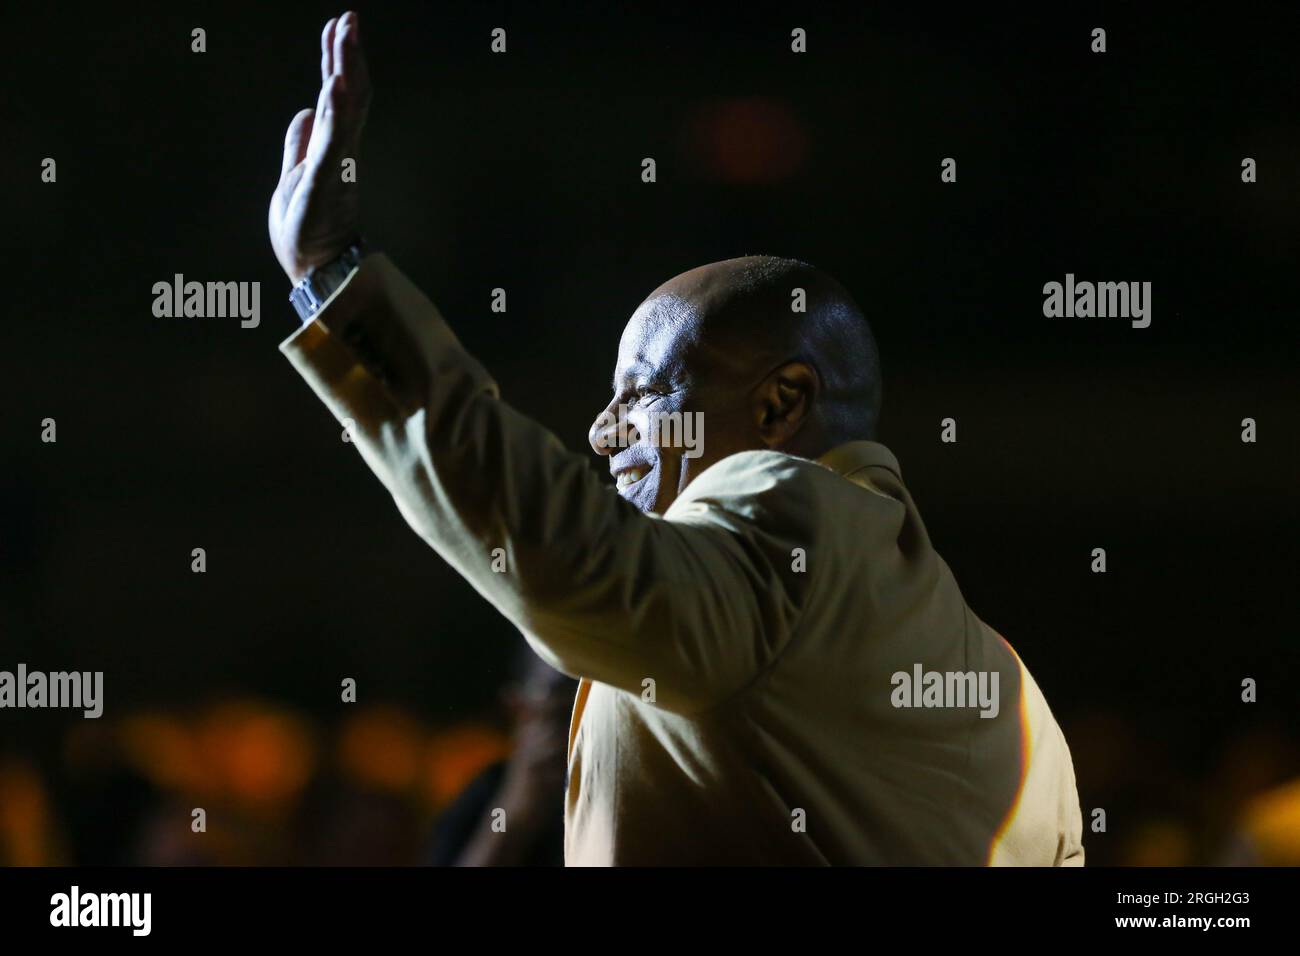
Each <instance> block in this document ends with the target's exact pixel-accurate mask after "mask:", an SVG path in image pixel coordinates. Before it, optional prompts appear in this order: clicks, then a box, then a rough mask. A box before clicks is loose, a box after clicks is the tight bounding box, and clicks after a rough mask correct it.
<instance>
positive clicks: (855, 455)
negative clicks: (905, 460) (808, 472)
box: [817, 441, 903, 481]
mask: <svg viewBox="0 0 1300 956" xmlns="http://www.w3.org/2000/svg"><path fill="white" fill-rule="evenodd" d="M817 462H818V464H820V465H824V466H825V467H827V468H829V469H830V470H831V471H833V472H836V473H837V474H840V475H843V476H844V477H845V478H849V479H852V478H853V476H854V475H855V474H857V473H858V472H860V471H862V470H863V469H865V468H873V467H874V468H885V469H887V470H889V471H891V472H893V474H894V477H895V478H897V479H898V480H899V481H902V480H903V475H902V473H901V471H900V469H899V467H898V459H897V458H895V457H894V453H893V452H892V451H890V450H889V449H888V448H886V447H885V446H884V445H882V444H880V443H879V442H874V441H850V442H845V443H844V444H843V445H836V446H835V447H834V448H832V449H831V450H830V451H828V452H827V453H826V454H824V455H822V456H821V457H820V458H818V459H817Z"/></svg>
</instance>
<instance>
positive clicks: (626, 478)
mask: <svg viewBox="0 0 1300 956" xmlns="http://www.w3.org/2000/svg"><path fill="white" fill-rule="evenodd" d="M644 477H645V469H644V468H629V469H628V470H627V471H620V472H619V473H618V477H617V478H616V479H615V482H616V483H617V485H618V487H619V488H626V487H627V486H628V485H634V484H636V483H637V482H638V481H640V480H641V479H642V478H644Z"/></svg>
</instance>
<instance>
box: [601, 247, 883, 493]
mask: <svg viewBox="0 0 1300 956" xmlns="http://www.w3.org/2000/svg"><path fill="white" fill-rule="evenodd" d="M879 409H880V363H879V357H878V354H877V350H876V343H875V339H874V337H873V336H872V334H871V329H870V327H869V325H868V324H867V321H866V318H865V317H864V316H863V315H862V313H861V311H860V310H859V309H858V307H857V305H856V304H855V303H854V302H853V299H852V297H851V296H849V294H848V292H847V291H846V290H845V289H844V287H843V286H841V285H840V284H839V283H838V282H836V281H835V280H834V279H832V278H831V277H830V276H828V275H826V274H825V273H823V272H821V271H820V270H818V269H816V268H814V267H813V266H810V265H808V264H807V263H804V262H798V261H796V260H793V259H779V258H776V257H772V256H746V257H744V258H739V259H727V260H724V261H722V262H714V263H711V264H709V265H706V266H701V267H699V268H697V269H692V270H690V271H689V272H684V273H682V274H681V275H679V276H676V277H675V278H673V279H670V280H669V281H668V282H665V283H664V284H663V285H661V286H660V287H659V288H657V289H655V291H654V292H652V293H651V294H650V295H649V296H648V297H647V298H646V299H645V300H644V301H643V302H642V303H641V305H640V306H639V307H638V308H637V310H636V312H635V313H634V314H633V315H632V318H631V319H630V320H629V322H628V324H627V327H626V328H625V329H624V332H623V337H622V340H621V342H620V344H619V357H618V365H617V368H616V369H615V375H614V398H613V399H612V400H611V402H610V404H609V405H608V406H607V407H606V409H605V410H604V412H602V413H601V415H600V416H599V417H598V418H597V420H596V423H595V424H594V425H593V427H592V430H591V443H592V447H593V448H594V449H595V450H596V451H597V453H598V454H603V455H608V456H609V457H610V470H611V471H612V472H613V473H614V474H615V475H616V476H617V478H618V484H619V492H620V494H623V496H624V497H626V498H628V499H629V500H631V501H633V503H635V504H636V505H637V506H638V507H640V508H641V509H642V510H644V511H653V512H662V511H664V510H665V509H666V508H667V507H668V505H670V504H671V503H672V501H673V500H675V498H676V497H677V495H678V494H679V493H680V492H681V491H682V490H683V489H684V488H685V486H686V485H687V484H688V483H689V482H690V481H691V480H692V479H693V478H694V477H695V476H696V475H698V474H699V473H700V472H701V471H703V470H704V469H705V468H707V467H708V466H709V465H711V464H713V463H714V462H716V461H719V460H721V459H722V458H725V457H727V456H729V455H732V454H735V453H737V452H739V451H747V450H753V449H762V448H769V449H773V450H777V451H784V452H787V453H789V454H794V455H799V456H802V457H806V458H816V457H819V456H820V455H822V454H824V453H825V452H827V451H829V450H830V449H831V448H833V447H835V446H836V445H839V444H842V443H844V442H846V441H852V440H855V439H872V438H874V437H875V433H876V423H877V420H878V418H879ZM664 421H669V422H672V423H675V424H678V426H679V428H678V431H677V432H676V434H677V436H678V437H680V436H681V435H682V434H683V432H682V430H681V427H680V426H681V425H687V426H689V425H692V424H693V425H696V426H697V430H698V431H700V432H703V433H705V434H706V437H705V438H704V440H703V441H702V442H701V443H698V444H699V445H700V447H695V448H686V449H683V448H681V447H676V448H675V447H673V444H672V443H671V442H665V441H664V440H663V435H664V429H663V428H661V427H657V424H661V423H662V422H664Z"/></svg>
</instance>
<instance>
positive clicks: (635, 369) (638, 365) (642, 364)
mask: <svg viewBox="0 0 1300 956" xmlns="http://www.w3.org/2000/svg"><path fill="white" fill-rule="evenodd" d="M652 371H654V369H652V368H651V366H650V363H649V362H647V361H646V360H645V359H637V360H636V361H635V362H633V363H632V365H630V366H629V367H628V368H626V369H624V371H623V381H624V382H628V381H634V380H635V379H636V378H637V377H638V373H642V374H644V373H646V372H652ZM610 387H611V388H612V389H613V390H614V392H615V394H617V393H618V392H619V391H620V388H619V380H618V379H617V378H615V379H613V380H612V381H611V382H610Z"/></svg>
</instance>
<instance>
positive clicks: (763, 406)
mask: <svg viewBox="0 0 1300 956" xmlns="http://www.w3.org/2000/svg"><path fill="white" fill-rule="evenodd" d="M820 392H821V379H820V378H818V376H817V370H816V369H814V368H813V367H812V366H811V365H809V364H808V363H807V362H787V363H786V364H785V365H782V366H781V367H780V368H777V369H773V370H772V371H771V372H769V373H768V375H767V377H766V378H765V379H763V381H762V382H760V383H759V384H758V387H757V388H755V389H754V393H753V403H752V404H753V412H754V423H755V425H756V426H757V428H758V434H759V437H760V438H762V440H763V443H764V444H765V445H767V447H768V448H781V447H783V446H785V445H787V444H788V443H789V442H790V439H791V438H793V437H794V435H795V433H796V432H797V431H799V428H800V427H801V426H802V425H803V423H804V422H805V421H807V419H808V416H809V415H810V414H811V412H812V407H813V405H814V404H815V403H816V401H817V396H818V394H819V393H820Z"/></svg>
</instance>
